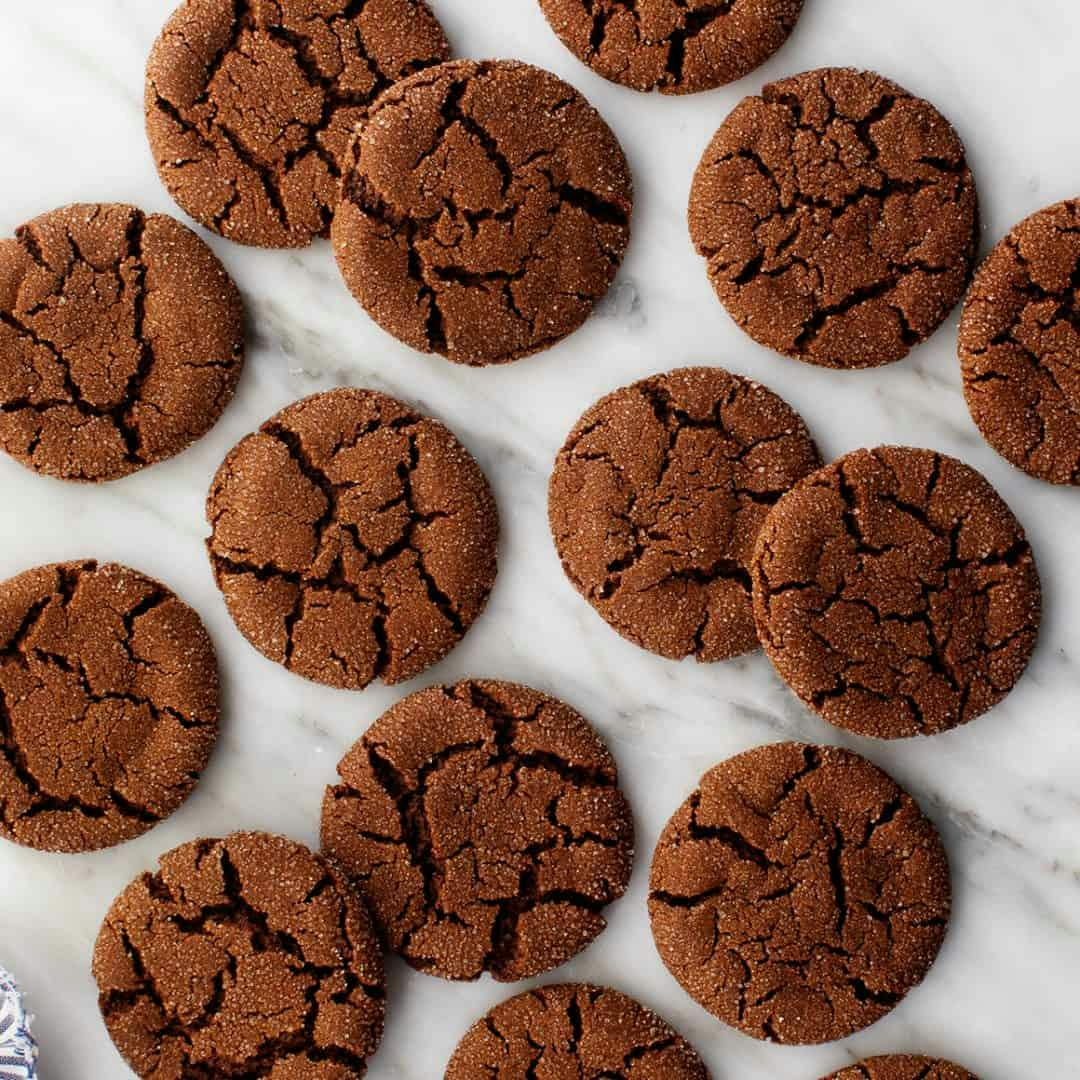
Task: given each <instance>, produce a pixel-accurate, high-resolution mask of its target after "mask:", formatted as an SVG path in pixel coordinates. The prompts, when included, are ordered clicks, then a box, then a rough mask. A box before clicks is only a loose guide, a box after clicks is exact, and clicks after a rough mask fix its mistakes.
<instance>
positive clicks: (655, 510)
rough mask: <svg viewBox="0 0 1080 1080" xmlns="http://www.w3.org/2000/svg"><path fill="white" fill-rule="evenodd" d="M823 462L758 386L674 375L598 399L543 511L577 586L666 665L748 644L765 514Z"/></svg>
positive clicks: (700, 371)
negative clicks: (753, 570)
mask: <svg viewBox="0 0 1080 1080" xmlns="http://www.w3.org/2000/svg"><path fill="white" fill-rule="evenodd" d="M820 464H821V462H820V458H819V457H818V452H817V449H816V447H815V446H814V443H813V441H812V440H811V438H810V435H809V434H808V433H807V430H806V425H805V424H804V423H803V421H802V419H801V418H800V417H799V415H798V414H797V413H796V412H795V411H794V410H793V409H792V408H791V407H790V406H789V405H788V404H787V403H786V402H784V401H783V400H781V399H780V398H779V397H777V396H776V394H774V393H772V391H770V390H767V389H766V388H765V387H764V386H760V385H759V384H757V383H754V382H751V381H750V380H748V379H744V378H742V377H740V376H738V375H731V374H729V373H728V372H726V371H723V370H721V369H720V368H683V369H681V370H679V371H673V372H670V373H668V374H666V375H656V376H653V377H652V378H650V379H643V380H642V381H641V382H636V383H633V384H632V385H630V386H626V387H623V388H622V389H620V390H616V391H615V392H614V393H612V394H609V395H608V396H607V397H605V398H602V399H601V400H600V401H599V402H597V403H596V404H595V405H594V406H593V407H592V408H590V409H589V410H588V411H587V412H586V413H585V415H584V416H582V418H581V419H580V420H579V421H578V423H577V425H576V426H575V427H574V430H573V431H572V432H571V433H570V435H569V437H568V438H567V440H566V443H565V445H564V446H563V448H562V450H561V451H560V452H559V456H558V458H557V459H556V462H555V469H554V472H553V474H552V477H551V485H550V489H549V497H548V513H549V519H550V522H551V529H552V534H553V535H554V537H555V546H556V548H557V549H558V552H559V557H560V559H561V560H562V564H563V568H564V569H565V571H566V574H567V576H568V577H569V578H570V580H571V582H573V584H574V586H575V587H576V588H577V590H578V591H579V592H580V593H581V594H582V595H583V596H584V597H585V598H586V599H587V600H588V601H589V603H590V604H592V606H593V607H594V608H596V610H597V611H598V612H599V613H600V615H601V616H603V618H604V619H605V620H606V621H607V622H608V623H609V624H610V625H611V626H612V627H614V628H615V629H616V630H617V631H618V632H619V633H620V634H622V635H623V636H624V637H627V638H629V639H630V640H631V641H633V642H635V643H636V644H638V645H640V646H642V647H643V648H646V649H649V650H650V651H651V652H655V653H659V654H660V655H661V656H666V657H669V658H671V659H681V658H682V657H684V656H696V657H697V659H698V660H703V661H712V660H723V659H727V658H728V657H732V656H737V655H739V654H740V653H744V652H747V651H749V650H751V649H756V648H757V647H758V640H757V633H756V631H755V629H754V619H753V612H752V610H751V604H750V570H749V568H750V559H751V556H752V555H753V551H754V543H755V541H756V539H757V534H758V531H759V529H760V528H761V526H762V523H763V522H764V520H765V515H766V514H767V513H768V510H769V507H770V506H771V505H772V504H773V503H775V502H776V500H777V499H779V498H780V496H781V495H782V494H783V493H784V492H786V491H787V490H789V489H790V488H791V487H792V486H793V485H794V484H795V483H796V482H797V481H799V480H801V479H802V478H803V477H805V476H807V475H808V474H809V473H811V472H813V471H814V470H815V469H817V468H818V466H819V465H820Z"/></svg>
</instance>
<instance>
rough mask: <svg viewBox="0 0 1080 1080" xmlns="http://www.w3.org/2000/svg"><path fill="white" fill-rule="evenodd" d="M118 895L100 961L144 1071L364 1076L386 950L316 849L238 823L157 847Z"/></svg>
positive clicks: (128, 1051) (162, 1077)
mask: <svg viewBox="0 0 1080 1080" xmlns="http://www.w3.org/2000/svg"><path fill="white" fill-rule="evenodd" d="M158 862H159V866H158V870H157V872H156V873H144V874H142V875H140V876H139V877H138V878H136V879H135V880H134V881H133V882H132V883H131V884H130V885H129V886H128V887H127V888H126V889H125V890H124V892H122V893H121V894H120V896H119V897H118V898H117V899H116V901H115V902H114V903H113V905H112V907H111V908H110V909H109V913H108V914H107V915H106V917H105V922H104V924H103V925H102V927H101V932H100V933H99V934H98V939H97V944H96V945H95V948H94V959H93V971H94V978H95V979H96V980H97V985H98V990H99V998H98V1001H99V1005H100V1008H101V1013H102V1016H103V1017H104V1019H105V1024H106V1026H107V1027H108V1030H109V1034H110V1035H111V1036H112V1040H113V1042H114V1043H115V1044H116V1047H117V1049H118V1050H119V1051H120V1053H121V1054H122V1055H123V1057H124V1059H125V1061H127V1063H128V1065H130V1066H131V1068H132V1069H133V1070H134V1071H135V1073H136V1074H137V1075H138V1076H141V1077H147V1078H149V1080H195V1078H197V1077H199V1078H201V1077H268V1078H269V1080H357V1078H358V1077H362V1076H364V1075H365V1073H366V1071H367V1059H368V1058H369V1057H370V1056H371V1055H372V1054H373V1053H374V1052H375V1049H376V1047H377V1046H378V1045H379V1040H380V1038H381V1037H382V1029H383V1013H384V997H385V992H384V982H383V963H382V952H381V951H380V949H379V945H378V942H377V940H376V937H375V934H374V931H373V930H372V927H371V921H370V919H369V917H368V913H367V911H366V909H365V908H364V904H363V901H362V900H361V899H360V897H359V895H358V894H357V893H356V891H355V890H354V889H353V887H352V886H351V885H350V884H349V883H348V882H347V881H346V880H345V878H344V876H343V875H342V874H341V873H340V871H339V870H337V868H336V867H334V866H333V865H332V864H331V863H329V862H328V861H327V860H326V859H324V858H323V857H322V856H320V855H316V854H315V853H314V852H311V851H309V850H308V849H307V848H305V847H304V846H303V845H302V844H298V843H295V842H294V841H292V840H288V839H286V838H285V837H283V836H272V835H269V834H267V833H234V834H232V835H231V836H227V837H225V838H224V839H222V840H217V839H200V840H193V841H192V842H191V843H188V844H183V845H181V846H180V847H178V848H174V849H173V850H172V851H170V852H168V853H167V854H165V855H163V856H161V858H160V859H159V860H158Z"/></svg>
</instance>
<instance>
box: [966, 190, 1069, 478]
mask: <svg viewBox="0 0 1080 1080" xmlns="http://www.w3.org/2000/svg"><path fill="white" fill-rule="evenodd" d="M1078 280H1080V201H1077V200H1072V201H1069V202H1060V203H1056V204H1055V205H1054V206H1049V207H1047V208H1046V209H1045V210H1040V211H1039V212H1038V213H1036V214H1033V215H1032V216H1031V217H1029V218H1027V219H1026V220H1024V221H1022V222H1021V223H1020V224H1019V225H1017V226H1016V228H1014V229H1013V230H1012V232H1010V233H1009V235H1008V236H1006V237H1005V239H1004V240H1002V241H1001V242H1000V243H999V244H998V245H997V247H995V248H994V250H993V251H992V252H991V253H990V255H989V257H988V258H987V260H986V262H985V263H983V265H982V266H981V267H980V268H979V272H978V273H977V274H976V275H975V280H974V282H972V285H971V289H970V290H969V292H968V295H967V299H966V300H965V301H964V313H963V316H962V317H961V319H960V364H961V370H962V372H963V376H964V397H965V398H967V403H968V408H969V409H970V410H971V415H972V418H973V419H974V421H975V423H976V424H977V425H978V427H979V430H980V431H981V432H982V434H983V437H984V438H985V439H986V441H987V442H988V443H989V444H990V445H991V446H992V447H993V448H994V449H995V450H996V451H997V452H998V453H999V454H1001V456H1002V457H1004V458H1005V459H1006V460H1007V461H1010V462H1012V464H1013V465H1016V466H1017V467H1018V468H1021V469H1023V470H1024V471H1025V472H1028V473H1030V474H1031V475H1032V476H1037V477H1039V479H1041V480H1049V481H1050V483H1052V484H1080V381H1078V380H1077V372H1078V371H1080V296H1078V294H1077V288H1076V283H1077V281H1078Z"/></svg>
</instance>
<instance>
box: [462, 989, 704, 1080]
mask: <svg viewBox="0 0 1080 1080" xmlns="http://www.w3.org/2000/svg"><path fill="white" fill-rule="evenodd" d="M534 1076H535V1077H540V1076H543V1077H544V1078H545V1080H603V1078H605V1077H626V1078H627V1080H647V1078H653V1080H709V1072H708V1070H707V1069H706V1068H705V1065H704V1063H703V1062H702V1060H701V1058H700V1057H698V1054H697V1051H696V1050H695V1049H694V1048H693V1047H692V1046H691V1045H690V1044H689V1043H688V1042H687V1041H686V1040H685V1039H684V1038H682V1036H681V1035H679V1034H678V1033H677V1032H676V1031H675V1030H674V1029H673V1028H672V1027H671V1026H670V1025H668V1024H667V1023H665V1022H664V1021H663V1020H662V1019H661V1018H660V1017H659V1016H657V1015H656V1013H654V1012H652V1011H651V1010H650V1009H646V1008H645V1006H644V1005H640V1004H638V1002H636V1001H634V999H633V998H629V997H627V996H626V995H625V994H620V993H619V992H618V991H617V990H611V989H609V988H608V987H605V986H589V985H584V984H581V983H568V984H565V985H562V986H541V987H537V989H535V990H529V991H527V992H526V993H524V994H518V995H517V997H512V998H510V1000H509V1001H504V1002H503V1003H502V1004H501V1005H496V1006H495V1008H493V1009H492V1010H491V1011H490V1012H488V1014H487V1015H486V1016H484V1017H482V1018H481V1019H480V1020H477V1022H476V1023H475V1024H473V1026H472V1027H471V1028H469V1030H468V1031H467V1032H466V1033H465V1035H464V1037H463V1038H462V1040H461V1042H459V1043H458V1045H457V1049H456V1050H455V1051H454V1056H453V1057H452V1058H451V1059H450V1064H449V1065H447V1066H446V1075H445V1078H444V1080H526V1078H528V1077H534Z"/></svg>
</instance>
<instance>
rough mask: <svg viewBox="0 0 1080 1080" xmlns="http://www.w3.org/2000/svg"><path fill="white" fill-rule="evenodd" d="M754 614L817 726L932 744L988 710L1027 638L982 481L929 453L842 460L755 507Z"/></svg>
mask: <svg viewBox="0 0 1080 1080" xmlns="http://www.w3.org/2000/svg"><path fill="white" fill-rule="evenodd" d="M752 575H753V579H754V615H755V618H756V620H757V626H758V632H759V634H760V636H761V642H762V645H763V646H764V648H765V652H766V653H767V654H768V656H769V658H770V659H771V660H772V662H773V664H774V665H775V666H776V669H777V671H778V672H779V673H780V675H781V676H782V677H783V678H784V680H785V682H787V683H788V685H789V686H790V687H791V688H792V690H794V691H795V693H796V694H798V695H799V697H800V698H802V700H803V701H804V702H806V704H807V705H809V706H810V707H811V708H812V709H815V710H816V711H817V712H819V713H820V714H821V715H822V716H823V717H825V719H826V720H828V721H829V723H831V724H836V725H837V726H838V727H842V728H847V729H848V730H849V731H855V732H858V733H859V734H860V735H871V736H874V737H876V738H882V739H897V738H903V737H905V736H909V735H932V734H935V733H937V732H940V731H945V730H947V729H948V728H953V727H956V726H957V725H959V724H964V723H967V721H969V720H973V719H975V717H977V716H979V715H981V714H982V713H984V712H986V710H987V709H989V708H990V707H991V706H993V705H996V704H997V703H998V702H999V701H1000V700H1001V699H1002V698H1003V697H1004V696H1005V695H1006V694H1007V693H1008V692H1009V690H1011V689H1012V687H1013V685H1014V684H1015V683H1016V681H1017V680H1018V679H1019V678H1020V676H1021V675H1022V674H1023V672H1024V669H1025V667H1027V662H1028V660H1029V658H1030V657H1031V652H1032V649H1033V648H1034V647H1035V640H1036V638H1037V636H1038V630H1039V620H1040V615H1041V609H1042V604H1041V593H1040V588H1039V575H1038V572H1037V570H1036V569H1035V560H1034V558H1033V557H1032V554H1031V548H1030V546H1029V545H1028V542H1027V540H1026V538H1025V536H1024V530H1023V528H1022V527H1021V526H1020V523H1019V522H1018V521H1017V520H1016V518H1015V517H1013V514H1012V512H1011V511H1010V510H1009V508H1008V507H1007V506H1006V505H1005V503H1004V501H1003V500H1002V499H1001V496H999V495H998V493H997V492H996V491H994V489H993V488H992V487H991V486H990V484H989V483H988V482H987V481H986V480H985V478H984V477H983V476H981V475H980V474H979V473H977V472H976V471H975V470H974V469H972V468H970V467H969V466H967V465H965V464H963V462H960V461H957V460H956V459H955V458H951V457H947V456H946V455H945V454H938V453H935V452H934V451H932V450H913V449H910V448H908V447H899V446H885V447H879V448H877V449H876V450H856V451H855V452H854V453H852V454H848V455H847V456H846V457H842V458H840V459H839V460H838V461H835V462H833V464H831V465H828V466H826V467H825V468H824V469H822V470H821V471H820V472H818V473H815V474H814V475H813V476H811V477H809V478H808V479H807V480H804V481H803V482H802V483H801V484H799V485H798V486H797V487H796V488H795V489H794V490H793V491H792V492H791V493H790V494H788V495H786V496H785V497H784V498H783V499H781V500H780V502H779V503H777V505H776V506H775V507H774V508H773V510H772V511H771V512H770V514H769V516H768V518H767V519H766V521H765V525H764V527H763V528H762V530H761V534H760V537H759V539H758V547H757V551H756V552H755V555H754V562H753V568H752Z"/></svg>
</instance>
